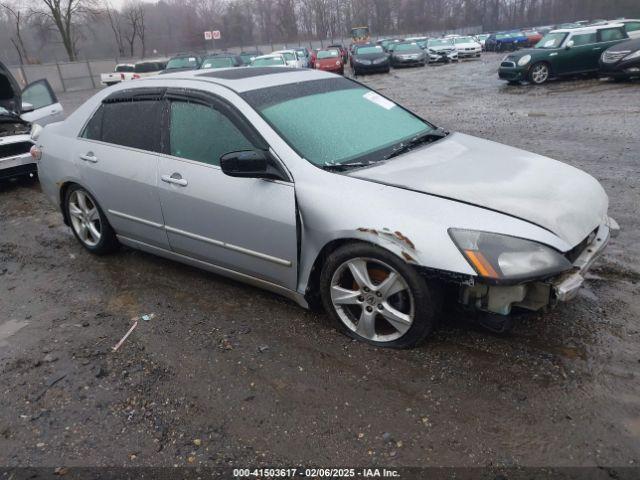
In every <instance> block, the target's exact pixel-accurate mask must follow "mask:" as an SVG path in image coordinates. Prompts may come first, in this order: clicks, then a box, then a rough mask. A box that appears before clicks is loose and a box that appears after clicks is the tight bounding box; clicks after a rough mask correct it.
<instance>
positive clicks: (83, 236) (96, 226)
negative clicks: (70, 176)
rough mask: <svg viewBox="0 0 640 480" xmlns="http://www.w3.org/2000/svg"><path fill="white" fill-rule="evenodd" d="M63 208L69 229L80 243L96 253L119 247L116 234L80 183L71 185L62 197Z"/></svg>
mask: <svg viewBox="0 0 640 480" xmlns="http://www.w3.org/2000/svg"><path fill="white" fill-rule="evenodd" d="M64 208H65V213H66V215H67V218H68V219H69V224H70V225H71V230H72V231H73V234H74V236H75V237H76V239H77V240H78V242H80V244H81V245H82V246H83V247H84V248H86V249H87V250H89V251H90V252H91V253H94V254H96V255H105V254H107V253H111V252H114V251H115V250H117V249H118V247H119V245H120V244H119V242H118V239H117V238H116V234H115V232H114V231H113V228H111V225H109V221H108V220H107V217H106V216H105V214H104V212H103V211H102V209H101V208H100V205H98V202H96V200H95V199H94V198H93V196H92V195H91V194H90V193H89V192H87V191H86V190H85V189H84V188H82V187H81V186H80V185H72V186H71V187H69V189H68V190H67V192H66V194H65V197H64Z"/></svg>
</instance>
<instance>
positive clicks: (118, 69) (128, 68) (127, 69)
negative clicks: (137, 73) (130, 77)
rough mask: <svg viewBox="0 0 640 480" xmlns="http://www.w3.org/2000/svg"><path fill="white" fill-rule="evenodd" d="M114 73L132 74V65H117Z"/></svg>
mask: <svg viewBox="0 0 640 480" xmlns="http://www.w3.org/2000/svg"><path fill="white" fill-rule="evenodd" d="M116 72H133V65H118V66H116Z"/></svg>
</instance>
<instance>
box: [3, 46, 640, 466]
mask: <svg viewBox="0 0 640 480" xmlns="http://www.w3.org/2000/svg"><path fill="white" fill-rule="evenodd" d="M499 58H500V57H499V56H497V55H493V54H487V55H484V56H483V58H482V59H481V60H471V61H465V62H462V63H461V64H460V65H446V66H440V67H426V68H413V69H402V70H394V71H392V73H391V74H389V75H376V76H370V77H363V81H364V82H365V83H367V84H368V85H371V86H373V87H375V88H377V89H380V90H381V91H383V92H384V93H385V94H386V95H388V96H390V97H392V98H394V99H396V100H397V101H399V102H401V103H404V104H405V105H407V106H409V107H410V108H412V109H414V110H415V111H417V112H418V113H420V114H422V115H423V116H424V117H426V118H427V119H429V120H431V121H433V122H434V123H435V124H436V125H439V126H442V127H444V128H447V129H450V130H457V131H462V132H464V133H468V134H472V135H477V136H480V137H485V138H489V139H492V140H496V141H499V142H502V143H505V144H509V145H513V146H516V147H520V148H524V149H527V150H531V151H534V152H536V153H540V154H543V155H548V156H551V157H553V158H556V159H558V160H561V161H564V162H567V163H569V164H571V165H575V166H576V167H579V168H582V169H584V170H586V171H587V172H589V173H590V174H592V175H594V176H595V177H596V178H597V179H598V180H600V181H601V182H602V184H603V185H604V187H605V189H606V190H607V193H608V194H609V196H610V203H611V206H610V213H611V215H612V216H613V217H614V218H616V219H617V220H618V222H619V223H620V225H621V226H622V232H621V234H620V236H619V237H617V238H616V239H614V240H613V241H612V242H611V244H610V246H609V248H608V250H607V252H606V254H605V256H604V257H603V258H602V259H601V260H600V261H599V262H598V263H597V264H596V266H595V267H594V269H593V271H592V273H591V275H590V276H589V279H588V284H587V286H586V288H584V289H583V290H582V291H581V293H580V295H579V296H578V298H576V299H575V300H574V301H573V302H571V303H567V304H564V305H561V306H559V307H558V308H557V309H555V310H553V311H550V312H547V313H544V314H536V315H532V316H527V317H524V318H522V319H520V320H519V321H518V323H517V325H516V328H515V330H514V332H513V333H512V334H511V335H509V336H497V335H493V334H490V333H487V332H486V331H483V330H481V329H479V328H477V327H474V326H473V325H471V324H470V323H469V322H467V321H466V320H465V318H462V317H460V318H458V317H457V316H449V317H448V318H445V319H444V320H443V325H442V326H441V328H440V329H439V330H438V331H437V333H436V334H435V335H434V336H433V337H431V338H430V339H429V340H428V341H427V342H426V343H424V344H423V345H422V346H421V347H419V348H417V349H414V350H410V351H389V350H383V349H376V348H373V347H371V346H367V345H364V344H360V343H357V342H353V341H350V340H349V339H347V338H346V337H344V336H342V335H341V334H339V333H338V332H336V331H335V330H334V329H333V328H332V326H331V324H330V323H329V321H328V318H327V317H326V316H324V315H319V314H313V313H310V312H306V311H304V310H302V309H300V308H299V307H297V306H296V305H294V304H292V303H291V302H289V301H287V300H285V299H282V298H280V297H278V296H276V295H273V294H270V293H267V292H263V291H261V290H258V289H255V288H252V287H249V286H245V285H242V284H239V283H235V282H233V281H230V280H226V279H224V278H221V277H218V276H215V275H213V274H209V273H206V272H203V271H199V270H197V269H194V268H189V267H186V266H183V265H180V264H177V263H173V262H170V261H166V260H163V259H160V258H156V257H153V256H151V255H147V254H144V253H140V252H136V251H133V250H128V249H123V250H121V251H120V252H118V253H116V254H114V255H111V256H108V257H95V256H92V255H90V254H89V253H87V252H86V251H84V250H83V249H82V248H81V247H80V245H79V244H78V243H77V242H76V241H75V239H74V238H73V236H72V234H71V231H70V230H69V228H67V227H65V226H64V225H63V223H62V218H61V215H60V214H59V213H58V212H57V211H56V210H55V209H54V207H53V206H52V205H50V204H49V203H48V202H47V201H46V200H45V198H44V197H43V195H42V194H41V193H40V188H39V186H38V183H37V182H29V181H20V182H11V183H4V184H2V186H0V392H1V395H0V465H12V466H17V465H46V466H59V465H66V466H77V465H85V466H86V465H101V466H104V465H118V466H172V465H181V466H182V465H210V466H216V465H227V466H228V465H232V466H248V465H258V464H269V465H278V466H290V465H301V464H302V465H310V464H312V465H322V466H338V465H342V466H347V465H348V466H355V465H358V466H370V465H388V466H430V465H445V466H514V465H525V466H542V465H548V466H618V467H621V466H637V465H638V462H640V388H639V387H640V379H639V376H638V375H639V372H640V347H639V342H640V300H639V298H640V283H639V282H640V217H639V215H638V211H639V210H640V188H639V180H638V179H639V178H640V175H639V174H640V163H639V161H640V159H639V157H638V155H639V154H638V152H640V134H639V133H638V125H640V82H635V83H612V82H606V81H602V80H598V79H593V78H590V79H573V80H566V81H558V82H552V83H549V84H548V85H547V86H542V87H532V86H524V85H523V86H520V87H513V86H508V85H506V84H505V83H503V82H501V81H499V80H498V78H497V65H498V62H499ZM90 93H91V92H81V93H77V94H66V95H63V96H62V98H61V100H62V102H63V104H64V106H65V107H66V109H67V111H68V112H69V111H71V110H72V109H73V108H75V107H77V106H78V104H79V103H81V101H83V100H84V99H85V98H86V97H87V96H88V95H89V94H90ZM575 201H576V202H580V201H581V199H580V198H576V199H575ZM144 313H154V314H155V317H154V318H153V319H151V320H150V321H141V323H140V325H139V326H138V328H137V329H136V330H135V331H134V333H133V334H132V335H131V336H130V337H129V339H128V340H127V341H126V343H125V344H124V345H123V347H122V348H121V349H120V350H119V351H118V352H117V353H113V352H112V351H111V347H112V346H113V345H114V344H115V343H116V342H117V341H118V340H119V339H120V337H122V335H123V334H124V333H125V332H126V331H127V329H128V327H129V324H130V319H131V318H132V317H134V316H137V315H140V314H144Z"/></svg>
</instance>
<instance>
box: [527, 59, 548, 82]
mask: <svg viewBox="0 0 640 480" xmlns="http://www.w3.org/2000/svg"><path fill="white" fill-rule="evenodd" d="M548 78H549V67H547V66H546V65H545V64H544V63H539V64H537V65H534V66H533V68H532V69H531V80H533V83H537V84H540V83H544V82H546V81H547V79H548Z"/></svg>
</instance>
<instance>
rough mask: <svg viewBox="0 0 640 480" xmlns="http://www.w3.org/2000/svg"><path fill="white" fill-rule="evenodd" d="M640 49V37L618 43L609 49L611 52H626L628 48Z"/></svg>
mask: <svg viewBox="0 0 640 480" xmlns="http://www.w3.org/2000/svg"><path fill="white" fill-rule="evenodd" d="M638 49H640V38H635V39H633V40H626V41H624V42H622V43H618V44H616V45H614V46H613V47H610V48H608V49H607V51H609V52H625V51H627V50H629V51H631V52H635V51H636V50H638Z"/></svg>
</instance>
